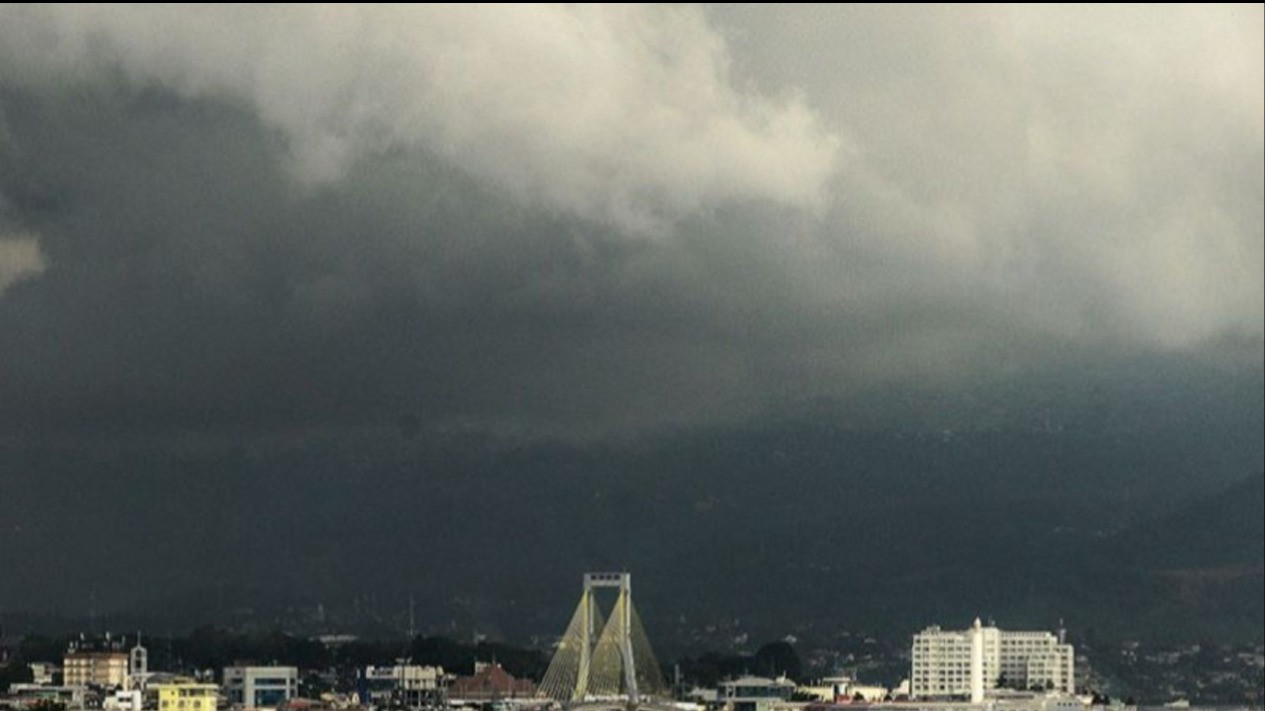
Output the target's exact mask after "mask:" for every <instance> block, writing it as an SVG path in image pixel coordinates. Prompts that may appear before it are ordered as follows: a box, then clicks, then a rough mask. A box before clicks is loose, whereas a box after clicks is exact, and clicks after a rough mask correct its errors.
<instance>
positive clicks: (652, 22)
mask: <svg viewBox="0 0 1265 711" xmlns="http://www.w3.org/2000/svg"><path fill="white" fill-rule="evenodd" d="M6 15H7V16H6V17H5V30H4V33H5V34H4V41H5V44H6V46H8V47H10V50H9V54H10V56H9V57H8V60H9V62H10V63H13V64H16V65H17V66H19V67H22V68H24V69H25V70H26V71H27V72H28V73H29V74H33V75H37V76H40V77H42V78H53V79H54V80H59V81H64V80H66V79H67V78H85V77H90V76H92V75H94V74H99V73H100V72H101V71H102V69H103V68H117V69H119V70H121V71H122V72H123V73H124V74H125V75H126V76H127V77H128V78H129V79H130V80H132V81H133V82H136V83H139V84H142V85H143V84H145V83H149V82H154V83H158V84H160V85H162V86H164V87H167V88H170V89H172V90H175V91H176V92H178V93H179V94H180V95H182V96H185V97H189V98H198V97H220V98H225V99H229V100H245V101H248V102H250V105H251V106H253V108H254V109H255V110H256V111H257V112H258V114H259V116H260V117H261V119H262V120H263V121H264V122H265V123H266V124H268V125H271V126H275V127H278V128H280V129H282V130H283V131H284V132H285V134H286V136H287V138H288V139H289V142H290V147H291V150H292V153H293V160H294V167H295V169H296V171H297V174H298V175H299V176H300V177H301V178H303V179H306V180H312V181H326V180H332V179H336V178H338V177H340V176H342V175H344V174H345V172H346V170H347V168H348V166H349V165H350V164H351V163H352V162H354V161H355V160H357V159H359V158H362V157H364V156H365V155H366V154H373V153H381V152H387V151H391V150H396V149H400V148H405V149H408V148H416V147H424V148H426V149H428V150H431V151H434V152H435V153H437V154H439V155H441V156H444V157H446V158H448V159H451V160H453V161H455V162H457V163H459V164H460V165H462V166H463V167H464V168H465V169H467V170H469V171H471V172H472V173H474V174H475V175H477V176H479V177H481V178H483V179H485V180H488V181H490V182H492V183H494V184H496V185H497V186H498V187H499V188H502V189H505V190H508V191H510V192H511V193H513V194H514V195H515V196H517V197H519V198H522V199H525V200H528V201H532V202H535V203H537V204H540V205H543V206H545V207H547V208H552V209H558V210H563V211H566V212H569V213H571V214H576V215H580V216H582V217H585V218H590V219H595V220H599V221H608V222H611V223H614V224H617V225H619V226H621V227H624V228H628V229H631V230H634V231H637V230H640V231H648V230H655V231H657V229H658V228H660V227H661V226H662V223H663V222H665V221H671V220H673V219H675V218H676V217H677V216H679V215H681V214H682V213H685V212H690V211H693V210H696V209H698V208H700V207H701V206H703V205H706V204H711V203H715V202H717V201H726V200H750V199H764V200H770V201H773V202H783V203H788V204H792V205H810V204H813V203H815V202H817V201H819V200H820V199H821V191H822V188H823V183H824V181H825V180H826V179H827V178H829V176H830V175H831V174H832V172H833V171H834V168H835V162H836V161H835V153H836V139H834V137H832V136H831V135H830V134H829V133H827V132H826V130H825V129H824V128H823V127H822V126H821V125H820V123H819V121H818V119H817V117H816V116H815V115H814V114H813V113H812V112H811V111H810V110H809V109H808V108H806V107H805V106H804V105H803V104H802V103H801V102H797V101H794V100H786V101H777V102H775V101H771V100H769V99H766V98H763V97H761V96H758V95H754V94H750V93H745V92H741V91H737V90H736V89H735V88H734V87H733V86H732V85H731V84H730V83H729V81H728V76H727V70H728V58H727V53H726V48H725V45H724V42H723V41H722V40H721V39H720V38H719V37H718V36H717V35H716V33H715V32H714V31H713V30H712V29H711V28H710V27H709V26H708V25H707V22H706V20H705V18H704V16H703V15H702V14H701V13H700V12H699V11H698V10H696V9H692V8H644V7H643V8H623V7H603V6H591V7H562V6H530V5H529V6H509V7H494V6H483V7H465V8H455V7H443V8H440V7H411V8H369V7H365V6H342V7H338V6H322V7H296V6H277V7H252V8H232V9H229V8H207V9H196V8H188V7H168V8H158V9H155V8H144V7H140V6H134V7H117V6H116V7H104V8H95V9H94V8H85V7H73V8H68V7H47V8H33V9H18V10H10V11H8V12H7V13H6Z"/></svg>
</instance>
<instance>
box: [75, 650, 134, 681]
mask: <svg viewBox="0 0 1265 711" xmlns="http://www.w3.org/2000/svg"><path fill="white" fill-rule="evenodd" d="M62 674H63V677H62V679H63V682H62V683H63V684H65V685H66V686H100V687H103V688H111V687H124V688H125V687H127V685H128V674H127V655H126V654H124V653H123V652H85V651H70V652H67V653H66V656H65V657H64V658H63V659H62Z"/></svg>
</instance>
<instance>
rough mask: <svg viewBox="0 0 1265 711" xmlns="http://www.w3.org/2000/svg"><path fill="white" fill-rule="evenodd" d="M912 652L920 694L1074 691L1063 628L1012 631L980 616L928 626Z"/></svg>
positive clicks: (913, 684) (978, 696) (978, 697)
mask: <svg viewBox="0 0 1265 711" xmlns="http://www.w3.org/2000/svg"><path fill="white" fill-rule="evenodd" d="M911 657H912V668H911V670H910V677H909V681H910V693H911V695H912V696H914V697H915V698H921V699H936V698H939V699H950V698H963V699H970V700H971V701H973V702H976V703H978V702H980V701H982V700H983V699H984V696H985V695H986V694H987V693H989V692H990V691H992V690H993V689H998V688H1007V689H1023V690H1029V689H1030V690H1039V691H1057V692H1061V693H1064V694H1072V693H1075V674H1074V671H1073V666H1074V663H1075V654H1074V652H1073V650H1072V645H1070V644H1066V643H1065V642H1064V641H1063V639H1062V634H1061V633H1060V634H1059V635H1057V636H1056V635H1055V634H1053V633H1050V632H1010V631H1006V630H1000V629H998V628H997V627H994V626H992V625H989V626H984V625H982V624H980V621H979V619H976V620H975V624H974V625H972V627H971V628H970V629H966V630H943V629H941V628H940V627H938V626H933V627H928V628H926V629H924V630H923V631H922V632H919V633H918V634H916V635H914V643H913V649H912V654H911Z"/></svg>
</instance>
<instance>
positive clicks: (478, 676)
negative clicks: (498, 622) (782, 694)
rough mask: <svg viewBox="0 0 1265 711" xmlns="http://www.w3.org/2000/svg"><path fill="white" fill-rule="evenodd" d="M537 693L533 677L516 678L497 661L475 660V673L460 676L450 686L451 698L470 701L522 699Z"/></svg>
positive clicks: (449, 695)
mask: <svg viewBox="0 0 1265 711" xmlns="http://www.w3.org/2000/svg"><path fill="white" fill-rule="evenodd" d="M535 695H536V684H535V682H533V681H532V680H531V679H515V678H514V677H513V676H511V675H510V673H509V672H507V671H505V670H504V669H502V668H501V665H500V664H497V663H496V662H492V663H491V664H489V663H487V662H475V663H474V674H473V675H471V676H459V677H457V679H456V681H454V682H452V686H449V687H448V698H449V699H462V700H470V701H490V700H493V699H522V698H530V697H533V696H535Z"/></svg>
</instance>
